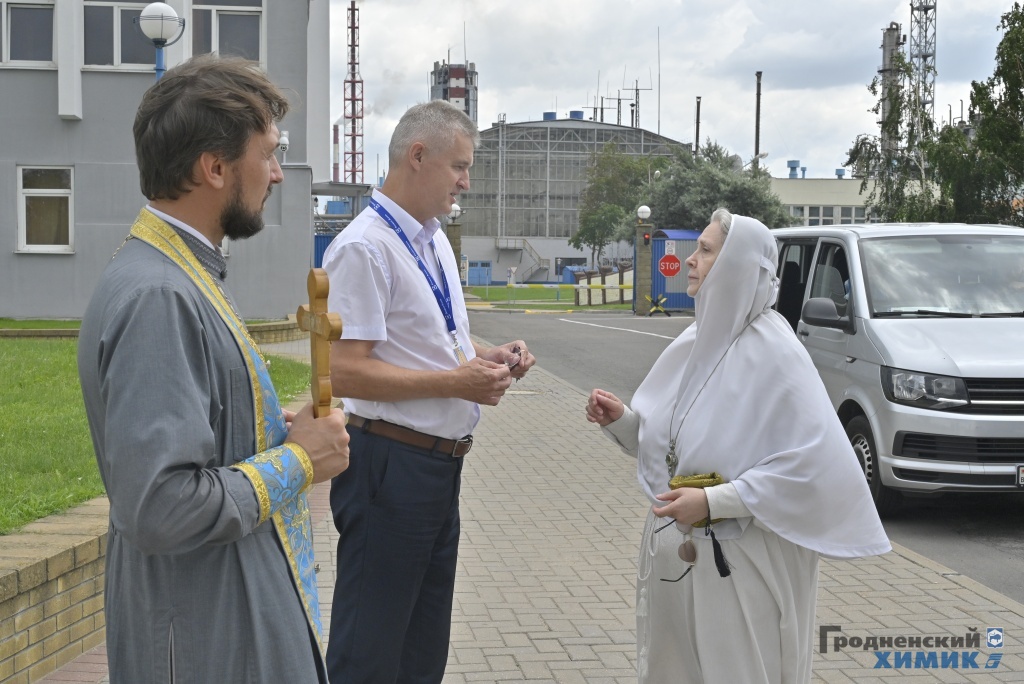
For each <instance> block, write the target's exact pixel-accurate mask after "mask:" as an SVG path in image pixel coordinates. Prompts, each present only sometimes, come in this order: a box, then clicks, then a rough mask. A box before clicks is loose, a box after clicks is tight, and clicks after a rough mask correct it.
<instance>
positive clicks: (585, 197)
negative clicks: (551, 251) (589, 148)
mask: <svg viewBox="0 0 1024 684" xmlns="http://www.w3.org/2000/svg"><path fill="white" fill-rule="evenodd" d="M669 162H670V159H669V158H668V157H663V156H649V155H645V156H637V155H629V154H625V153H623V152H621V151H620V150H619V147H618V145H616V144H615V143H608V144H607V145H605V146H604V147H603V148H602V149H601V150H600V151H599V152H597V153H595V154H594V155H593V157H592V159H591V163H590V166H589V167H588V168H587V185H586V187H585V188H584V189H583V193H582V194H581V196H580V204H579V211H580V214H579V217H580V218H579V221H580V229H579V231H577V232H576V234H575V235H573V236H572V238H570V240H569V244H570V245H572V246H573V247H575V248H576V249H582V248H583V247H584V246H587V247H590V248H591V253H592V254H593V255H594V257H595V258H596V259H600V256H601V252H602V251H603V250H604V248H605V247H606V246H608V244H610V243H611V242H615V241H618V240H623V241H627V242H630V243H632V242H633V238H634V235H633V222H632V217H634V216H635V215H636V210H637V207H639V206H640V205H641V204H649V203H650V187H651V184H652V183H653V180H654V177H655V173H656V172H658V171H661V170H663V169H665V168H666V167H667V166H668V164H669ZM610 207H617V208H618V209H619V210H620V212H619V213H618V214H616V212H613V211H612V210H611V209H610ZM616 216H618V219H617V221H613V220H612V219H613V218H615V217H616ZM613 224H614V225H613ZM609 228H611V229H612V232H611V234H610V235H609V234H608V233H607V231H608V229H609ZM594 265H595V266H596V265H597V262H596V261H595V262H594Z"/></svg>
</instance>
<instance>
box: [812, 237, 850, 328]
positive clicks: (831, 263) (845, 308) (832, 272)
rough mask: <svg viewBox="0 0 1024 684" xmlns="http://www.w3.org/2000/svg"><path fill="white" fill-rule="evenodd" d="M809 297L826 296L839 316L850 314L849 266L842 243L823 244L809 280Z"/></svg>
mask: <svg viewBox="0 0 1024 684" xmlns="http://www.w3.org/2000/svg"><path fill="white" fill-rule="evenodd" d="M811 297H828V298H829V299H831V300H832V301H833V302H835V304H836V311H837V312H838V313H839V315H840V316H848V315H850V266H849V263H848V262H847V260H846V250H845V249H843V247H842V245H836V244H823V245H822V246H821V250H820V251H819V252H818V261H817V263H816V264H815V267H814V279H813V281H812V282H811Z"/></svg>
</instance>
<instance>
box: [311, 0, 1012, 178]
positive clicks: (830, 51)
mask: <svg viewBox="0 0 1024 684" xmlns="http://www.w3.org/2000/svg"><path fill="white" fill-rule="evenodd" d="M330 2H331V41H332V62H331V77H332V82H331V120H332V121H336V120H337V119H338V118H339V117H340V116H341V115H342V114H343V111H344V101H343V95H342V83H343V81H344V79H345V74H346V71H347V52H346V29H345V25H346V24H345V22H346V9H347V8H348V6H349V3H348V2H347V1H344V0H330ZM1011 4H1012V3H1011V2H1009V1H1008V0H970V2H966V1H964V0H941V1H940V2H938V9H937V11H936V35H937V53H938V54H937V59H936V66H937V72H938V74H937V78H936V107H935V115H936V118H937V119H939V120H940V121H944V120H947V119H948V118H949V105H952V107H953V116H954V117H959V116H960V99H961V98H963V99H964V113H965V114H966V109H967V106H968V104H969V96H970V82H971V80H974V79H979V80H980V79H985V78H987V77H989V76H990V75H991V74H992V69H993V67H994V55H995V49H996V46H997V44H998V42H999V39H1000V36H1001V34H1000V33H999V32H998V30H997V28H996V27H997V25H998V23H999V19H1000V16H1001V15H1002V14H1003V13H1004V12H1006V11H1008V10H1009V9H1010V5H1011ZM358 7H359V14H360V74H361V76H362V78H363V81H364V83H365V86H364V88H365V91H364V97H365V107H366V110H365V112H366V118H365V123H364V136H365V137H364V153H365V165H364V168H365V171H366V179H365V180H366V182H371V181H372V179H373V178H374V176H375V174H376V173H377V169H378V161H377V158H378V154H379V157H380V162H379V168H380V172H381V173H383V172H384V169H385V168H386V166H387V161H386V159H387V144H388V141H389V140H390V137H391V132H392V130H393V129H394V126H395V123H397V121H398V118H399V117H400V116H401V115H402V113H403V112H404V111H405V110H406V109H407V108H408V107H409V106H411V105H413V104H416V103H418V102H424V101H426V100H427V99H428V98H429V84H430V71H431V69H432V68H433V64H434V62H435V61H443V60H447V59H448V56H449V51H450V53H451V62H453V63H456V64H459V63H462V62H463V61H464V59H465V58H464V55H465V57H466V58H468V61H470V62H474V63H475V64H476V68H477V70H478V71H479V74H480V76H479V79H480V102H479V121H478V123H479V125H480V128H481V130H482V129H486V128H489V127H490V126H491V125H492V124H493V123H494V122H495V121H496V120H497V116H498V114H500V113H503V114H505V115H506V117H507V120H508V121H509V122H510V123H511V122H518V121H535V120H539V119H540V118H541V115H542V112H544V111H547V110H555V109H557V110H558V111H559V113H560V114H559V116H560V118H562V117H565V116H566V115H567V112H568V110H569V109H584V110H586V108H587V107H593V106H594V95H595V93H597V94H599V95H605V97H606V99H605V106H614V101H609V96H610V98H615V97H616V96H617V94H618V91H620V90H623V84H624V82H625V84H626V86H627V87H632V85H633V83H634V81H639V84H640V87H641V88H652V89H651V90H641V92H640V108H641V114H640V125H641V127H643V128H646V129H648V130H651V131H656V132H657V131H659V104H658V100H659V88H658V81H659V67H658V34H659V30H660V42H661V68H660V82H661V87H660V132H661V134H662V135H666V136H668V137H670V138H673V139H675V140H678V141H680V142H685V143H689V142H692V141H693V137H694V115H695V98H696V97H697V96H700V97H701V122H700V137H701V144H703V142H704V141H705V140H706V139H707V138H709V137H710V138H711V139H712V140H715V141H717V142H719V143H720V144H722V145H724V146H725V147H727V148H728V149H729V150H731V151H732V152H735V153H737V154H739V155H741V156H742V157H743V159H744V160H745V161H746V160H749V159H750V158H751V157H752V156H753V153H754V127H755V104H756V96H755V94H756V79H755V76H754V73H755V72H756V71H762V72H763V75H762V84H761V91H762V95H761V148H760V149H761V151H763V152H768V153H769V156H768V158H767V159H765V161H764V162H763V163H764V164H766V165H767V167H768V169H769V170H770V171H771V173H772V174H773V175H775V176H785V175H786V174H787V173H788V169H787V167H786V160H788V159H799V160H800V163H801V166H806V167H807V177H808V178H812V177H813V178H825V177H832V176H834V173H835V169H837V168H840V167H841V166H842V163H843V161H845V159H846V151H847V150H848V149H849V147H850V144H851V143H852V141H853V140H854V138H855V137H856V136H857V135H858V134H859V133H866V132H875V131H876V129H877V127H876V124H875V122H874V116H873V115H872V114H870V113H869V112H868V109H869V108H870V107H871V106H872V104H873V100H872V97H871V95H870V94H869V93H868V91H867V84H868V83H870V81H871V79H872V78H873V77H874V75H875V73H876V70H877V69H878V67H879V65H880V64H881V60H882V51H881V49H880V45H881V42H882V29H884V28H885V27H887V26H888V25H889V23H890V22H897V23H899V24H901V25H902V27H903V33H904V34H906V35H907V36H908V40H909V34H910V2H909V0H853V1H850V0H846V1H840V0H659V1H658V2H654V1H649V0H632V1H630V0H587V1H586V2H582V1H580V0H544V1H541V0H450V1H448V2H443V3H442V2H438V1H433V0H432V1H427V2H425V1H424V0H361V1H360V2H358ZM463 25H465V35H466V38H465V40H463ZM599 74H600V82H599V80H598V78H599ZM622 94H623V95H627V93H625V92H623V93H622ZM556 103H557V106H556ZM592 114H593V110H592V109H590V110H589V111H587V114H586V116H587V118H589V117H590V116H592ZM615 116H616V114H615V111H614V110H609V111H606V112H605V121H611V122H612V123H614V122H615ZM622 116H623V123H625V124H627V125H628V123H629V105H628V103H623V115H622ZM470 175H471V176H472V172H470Z"/></svg>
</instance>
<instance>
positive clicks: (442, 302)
mask: <svg viewBox="0 0 1024 684" xmlns="http://www.w3.org/2000/svg"><path fill="white" fill-rule="evenodd" d="M370 208H371V209H373V210H374V211H375V212H377V213H378V214H379V215H380V217H381V218H382V219H384V222H385V223H387V224H388V225H389V226H391V229H392V230H393V231H395V232H396V233H398V237H399V238H401V240H402V243H403V244H404V245H405V248H406V249H408V250H409V254H411V255H412V258H413V259H415V260H416V265H417V266H419V267H420V271H421V272H422V273H423V276H424V277H425V278H426V279H427V284H428V285H430V290H431V292H433V293H434V299H436V300H437V306H438V307H440V309H441V315H442V316H444V322H445V325H447V326H448V332H449V333H451V336H452V339H453V340H455V341H456V344H457V343H458V338H457V337H456V332H455V316H454V315H453V314H452V295H451V291H450V290H449V289H448V279H447V278H446V277H445V275H444V266H442V265H441V259H440V258H438V259H437V269H438V271H439V272H440V273H441V284H442V285H443V286H444V291H443V292H442V290H441V289H440V288H438V286H437V282H436V281H435V280H434V276H432V275H430V271H428V270H427V265H426V264H424V263H423V259H421V258H420V255H419V253H417V251H416V249H415V248H414V247H413V246H412V243H411V242H409V238H408V237H406V236H405V233H404V232H403V231H402V227H401V226H399V225H398V221H396V220H395V217H394V216H392V215H391V212H389V211H388V210H387V209H385V208H384V207H382V206H381V204H380V202H378V201H377V200H375V199H373V198H372V197H371V198H370ZM431 245H433V242H431Z"/></svg>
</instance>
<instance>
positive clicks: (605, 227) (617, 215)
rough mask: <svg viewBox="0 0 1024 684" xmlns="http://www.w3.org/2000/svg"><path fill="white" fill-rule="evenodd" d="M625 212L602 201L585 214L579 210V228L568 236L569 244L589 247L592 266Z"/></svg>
mask: <svg viewBox="0 0 1024 684" xmlns="http://www.w3.org/2000/svg"><path fill="white" fill-rule="evenodd" d="M626 217H627V214H626V212H625V211H623V210H622V207H620V206H618V205H616V204H608V203H604V204H601V205H599V206H598V207H597V208H596V209H594V210H591V211H588V212H587V213H586V214H583V212H580V229H579V230H578V231H576V234H575V235H573V236H572V237H571V238H569V244H570V245H572V246H573V247H575V248H576V249H582V248H583V246H584V245H586V246H587V247H590V261H591V263H592V264H594V266H597V265H598V264H599V263H600V259H601V253H602V252H603V251H604V248H605V247H607V246H608V244H609V243H611V242H612V241H613V240H614V239H615V234H616V232H617V231H618V229H619V226H621V225H622V223H623V222H624V221H625V220H626Z"/></svg>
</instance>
